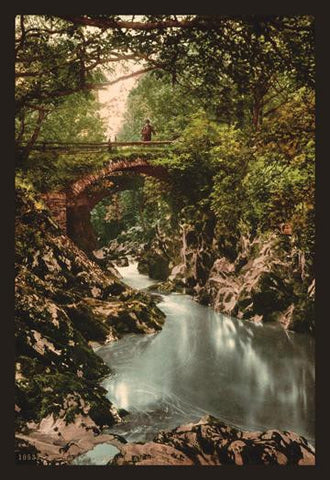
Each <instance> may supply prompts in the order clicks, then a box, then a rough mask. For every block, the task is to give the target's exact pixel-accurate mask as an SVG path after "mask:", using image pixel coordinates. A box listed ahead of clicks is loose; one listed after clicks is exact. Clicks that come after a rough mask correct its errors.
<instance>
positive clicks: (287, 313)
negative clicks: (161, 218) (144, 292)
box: [140, 222, 315, 333]
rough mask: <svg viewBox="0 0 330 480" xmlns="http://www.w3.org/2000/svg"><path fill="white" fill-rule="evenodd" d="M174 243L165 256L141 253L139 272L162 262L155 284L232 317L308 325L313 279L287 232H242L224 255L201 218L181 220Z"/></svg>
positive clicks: (311, 316) (287, 325) (311, 322)
mask: <svg viewBox="0 0 330 480" xmlns="http://www.w3.org/2000/svg"><path fill="white" fill-rule="evenodd" d="M209 223H210V222H209ZM171 241H172V242H173V240H171ZM164 243H165V244H166V239H165V240H164ZM180 243H181V248H180V251H179V252H177V254H176V256H173V255H172V258H171V259H170V260H169V259H168V258H166V257H165V256H164V254H163V255H162V258H161V252H160V250H159V249H158V250H155V249H154V248H151V249H149V250H148V251H147V253H146V254H143V255H142V259H141V260H140V266H141V267H142V268H143V269H144V270H143V273H149V274H150V273H151V274H152V271H157V268H156V267H157V266H158V267H159V268H158V270H159V269H160V268H161V266H162V264H163V263H164V262H167V264H166V265H167V267H168V270H170V272H169V274H168V273H167V272H165V271H163V277H160V276H158V277H157V276H154V278H156V279H157V278H158V279H162V280H163V279H164V275H165V274H166V276H167V280H166V281H165V282H164V283H163V284H161V285H159V286H158V288H159V289H160V290H163V291H173V290H179V291H182V290H183V289H184V290H185V291H186V292H187V293H189V294H191V295H193V296H194V297H195V298H196V299H197V300H198V301H199V302H200V303H203V304H206V305H210V306H212V307H213V308H214V309H215V310H217V311H219V312H222V313H225V314H228V315H232V316H234V317H237V318H241V319H247V320H252V321H254V322H266V321H272V320H276V321H279V322H280V323H281V324H282V326H283V327H284V328H287V329H290V330H295V331H299V332H311V333H312V332H313V331H314V328H315V319H314V301H315V280H314V278H313V274H312V273H311V268H310V266H309V265H307V263H308V262H307V261H306V258H305V255H304V254H303V252H301V251H299V250H298V249H297V248H296V247H295V245H294V242H293V241H292V239H291V237H290V236H288V235H282V234H280V233H273V232H269V233H268V234H264V235H263V236H259V237H255V238H253V239H251V238H249V237H246V236H243V235H242V237H241V239H240V242H239V245H238V248H237V253H236V255H234V256H232V257H231V258H229V257H228V255H225V254H224V253H223V251H221V248H219V246H218V245H217V241H216V238H215V236H214V235H213V231H212V226H210V225H209V224H208V223H207V222H204V223H202V224H201V225H192V224H191V225H189V224H187V225H183V227H182V233H181V242H180ZM146 265H147V266H148V268H146ZM155 265H156V266H155ZM151 276H152V275H151Z"/></svg>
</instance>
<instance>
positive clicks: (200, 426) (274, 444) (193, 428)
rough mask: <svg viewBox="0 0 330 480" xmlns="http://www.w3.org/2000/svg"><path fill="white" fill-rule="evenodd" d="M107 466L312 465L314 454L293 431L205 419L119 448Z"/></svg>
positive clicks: (311, 448) (207, 417)
mask: <svg viewBox="0 0 330 480" xmlns="http://www.w3.org/2000/svg"><path fill="white" fill-rule="evenodd" d="M119 448H120V453H119V454H118V455H116V456H115V457H114V458H113V460H111V461H110V462H109V465H182V466H192V465H314V464H315V452H314V448H313V447H312V445H310V444H309V443H308V442H307V441H306V440H305V439H304V438H303V437H300V436H299V435H297V434H295V433H292V432H287V431H285V432H281V431H278V430H267V431H266V432H245V431H241V430H238V429H236V428H232V427H230V426H228V425H225V424H224V423H222V422H219V421H218V420H217V419H215V418H213V417H210V416H206V417H203V418H202V419H201V420H200V421H199V422H198V423H195V424H194V423H190V424H188V425H181V426H180V427H177V428H175V429H174V430H172V431H163V432H159V433H158V435H157V436H156V437H155V438H154V440H153V441H152V442H148V443H145V444H140V443H127V444H126V445H122V446H120V447H119Z"/></svg>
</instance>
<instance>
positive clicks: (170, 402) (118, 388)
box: [97, 264, 314, 441]
mask: <svg viewBox="0 0 330 480" xmlns="http://www.w3.org/2000/svg"><path fill="white" fill-rule="evenodd" d="M125 268H126V272H127V273H128V275H127V276H126V275H125V273H126V272H125ZM119 270H120V271H121V273H122V275H123V276H124V281H127V283H129V284H130V285H131V286H134V287H139V288H145V287H146V286H148V285H150V283H152V280H150V279H148V277H144V276H141V275H139V274H138V273H137V271H136V266H135V265H134V264H133V265H130V266H129V267H122V268H120V269H119ZM139 280H141V282H140V283H139ZM158 306H159V308H160V309H161V310H163V312H164V313H165V314H166V317H167V318H166V322H165V325H164V327H163V330H162V331H161V332H160V333H157V334H153V335H147V336H140V335H135V334H131V335H127V336H126V337H124V338H123V339H122V340H120V341H119V342H116V343H114V344H110V345H107V346H104V347H101V348H100V349H99V350H98V351H97V353H98V354H99V355H100V356H101V357H102V358H103V359H104V360H105V361H106V362H107V363H108V364H109V365H111V368H112V369H113V370H114V371H115V374H114V375H112V376H110V377H108V378H107V379H106V380H105V381H104V386H105V387H106V388H107V390H108V397H109V399H111V401H112V402H113V403H114V404H115V405H116V406H117V407H119V408H124V409H126V410H128V411H129V412H130V415H129V416H128V417H126V418H127V421H126V422H125V424H123V425H118V426H116V427H115V428H114V429H111V431H112V432H114V433H120V434H121V435H124V436H125V437H126V439H127V440H129V441H145V440H149V439H151V438H152V437H153V436H154V434H155V433H156V432H157V431H158V430H159V429H168V428H174V427H175V426H178V425H180V424H182V423H184V422H190V421H195V420H197V419H199V418H200V417H201V416H202V415H204V414H206V413H208V414H211V415H214V416H216V417H218V418H219V419H221V420H223V421H225V422H227V423H230V424H234V425H237V426H239V427H241V428H244V429H267V428H278V429H283V430H293V431H295V432H297V433H299V434H301V435H304V436H305V437H307V438H308V439H309V440H310V441H313V439H314V341H313V339H312V338H311V337H310V336H307V335H302V334H294V333H287V332H285V331H283V330H282V329H281V328H279V327H278V326H276V325H265V326H261V327H260V326H257V325H254V324H252V323H249V322H243V321H240V320H237V319H234V318H229V317H226V316H224V315H221V314H218V313H216V312H214V311H213V310H212V309H211V308H209V307H205V306H202V305H199V304H197V303H196V302H194V301H193V300H192V299H191V297H189V296H187V295H180V294H169V295H166V296H164V297H163V301H162V302H161V303H159V304H158Z"/></svg>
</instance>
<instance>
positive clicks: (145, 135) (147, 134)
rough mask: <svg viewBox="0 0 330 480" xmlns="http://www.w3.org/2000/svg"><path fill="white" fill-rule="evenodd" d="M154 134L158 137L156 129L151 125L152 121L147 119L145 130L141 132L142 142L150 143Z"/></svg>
mask: <svg viewBox="0 0 330 480" xmlns="http://www.w3.org/2000/svg"><path fill="white" fill-rule="evenodd" d="M152 133H153V134H155V135H156V131H155V129H154V127H153V126H152V125H151V124H150V120H149V119H147V120H146V123H145V125H144V126H143V128H142V130H141V134H142V140H143V141H144V142H150V141H151V134H152Z"/></svg>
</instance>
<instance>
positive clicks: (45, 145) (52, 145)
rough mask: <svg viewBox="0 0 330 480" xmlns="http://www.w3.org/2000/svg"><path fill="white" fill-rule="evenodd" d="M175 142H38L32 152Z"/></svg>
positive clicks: (169, 143)
mask: <svg viewBox="0 0 330 480" xmlns="http://www.w3.org/2000/svg"><path fill="white" fill-rule="evenodd" d="M173 143H174V140H157V141H150V142H143V141H137V142H88V143H87V142H36V143H35V144H34V145H33V146H32V147H31V150H38V151H46V150H71V149H77V150H100V149H101V150H103V149H104V150H112V149H113V148H117V147H131V146H132V147H133V146H146V147H153V146H165V145H171V144H173Z"/></svg>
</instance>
